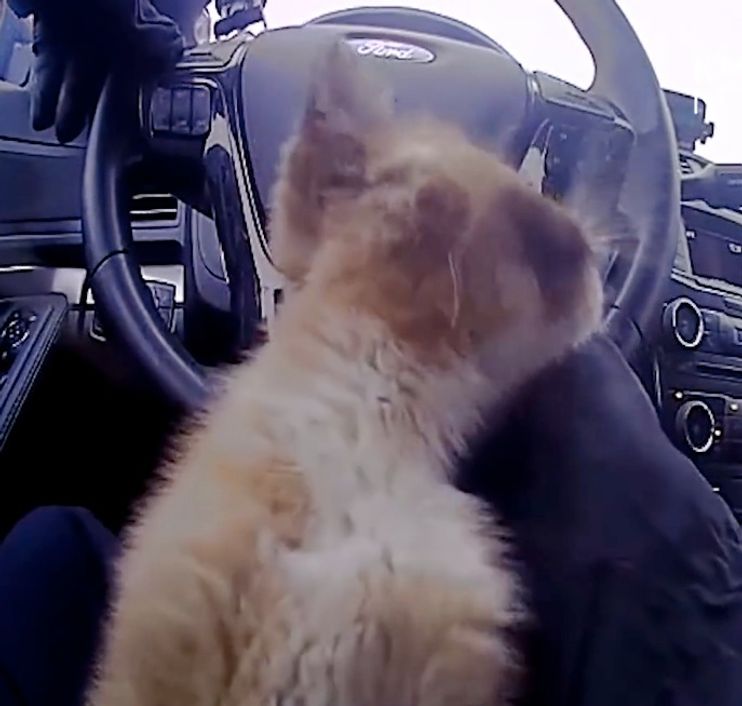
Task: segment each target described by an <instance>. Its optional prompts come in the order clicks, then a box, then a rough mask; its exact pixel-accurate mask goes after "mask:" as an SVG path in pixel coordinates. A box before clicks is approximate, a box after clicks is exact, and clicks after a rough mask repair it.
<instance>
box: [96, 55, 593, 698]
mask: <svg viewBox="0 0 742 706" xmlns="http://www.w3.org/2000/svg"><path fill="white" fill-rule="evenodd" d="M357 62H358V63H357ZM360 64H361V60H357V59H356V58H355V57H353V56H351V55H350V54H349V53H348V52H346V51H345V50H343V49H339V48H335V49H333V50H332V51H331V52H329V54H328V57H327V59H326V61H325V63H324V68H323V70H322V71H320V72H318V79H317V81H316V85H315V87H314V89H313V94H312V95H311V97H310V101H309V105H308V107H307V111H306V115H305V117H304V120H303V122H302V124H301V125H300V127H299V130H298V133H297V135H296V136H295V138H293V140H292V141H291V142H290V143H289V144H288V145H287V147H286V150H285V153H284V158H283V162H282V165H281V172H280V178H279V182H278V185H277V188H276V192H275V198H274V204H273V214H272V243H273V246H274V253H275V257H276V259H277V263H278V265H279V266H280V267H281V268H282V270H283V271H284V272H285V274H286V276H287V277H288V278H289V280H290V281H291V283H292V286H291V288H290V291H289V293H288V296H287V298H286V300H285V302H284V304H283V305H282V309H281V311H280V313H279V317H278V321H277V322H276V327H275V331H273V333H272V336H271V339H270V341H269V342H268V343H267V344H266V345H265V346H264V347H262V348H261V349H260V350H259V351H258V352H257V353H256V355H255V356H254V357H253V359H252V360H250V361H248V362H246V363H245V364H243V365H241V366H238V367H237V368H236V369H235V370H234V371H233V372H231V373H230V375H229V379H228V384H227V386H226V391H225V393H224V394H223V396H222V397H221V398H220V399H219V400H218V401H216V402H215V404H214V405H213V406H212V408H211V410H210V411H209V412H208V413H207V414H206V415H204V418H203V419H202V420H201V422H200V423H199V424H198V425H197V428H196V429H195V430H194V431H192V432H191V433H190V434H189V435H186V437H185V438H184V439H183V441H182V443H181V445H180V446H181V448H180V449H179V452H178V454H177V460H175V461H174V462H173V463H172V464H171V465H170V467H169V468H168V469H166V470H165V472H164V474H163V476H164V480H163V482H162V485H161V487H160V488H159V490H158V491H156V492H155V493H153V495H152V497H150V498H149V500H148V501H147V502H146V503H145V505H144V508H143V511H142V514H141V517H140V519H139V521H138V522H137V523H136V524H135V526H134V527H133V529H132V530H131V532H130V537H129V541H128V548H127V551H126V552H125V555H124V557H123V559H122V562H121V564H120V567H119V573H120V587H119V588H120V590H119V594H118V597H117V600H116V602H115V605H114V609H113V614H112V618H111V624H110V627H109V630H108V634H107V639H106V642H105V647H104V650H103V655H102V659H101V664H100V670H99V675H98V678H97V680H96V683H95V685H94V687H93V689H92V691H91V695H90V703H91V704H93V705H94V706H216V705H219V706H388V705H389V704H394V706H492V705H493V704H498V703H503V702H504V701H505V699H506V694H507V693H508V692H509V691H510V688H511V686H512V679H513V673H514V670H513V664H514V662H515V661H516V660H515V659H514V658H515V656H514V655H513V654H512V652H511V649H510V646H509V644H508V641H507V639H506V637H505V633H506V630H507V629H508V628H509V627H512V625H513V622H514V621H515V620H517V618H518V601H517V596H516V580H515V578H514V575H513V573H512V572H511V571H510V570H509V568H508V566H507V564H506V562H505V560H504V556H503V552H504V549H505V544H504V541H503V539H502V538H501V535H500V534H499V533H498V531H497V530H496V529H495V527H494V523H493V520H492V519H491V517H490V516H489V514H488V512H486V511H485V510H484V509H483V508H482V507H481V506H480V504H479V502H478V501H477V500H475V499H474V498H472V497H470V496H468V495H465V494H463V493H462V492H460V491H458V490H456V489H455V488H454V486H453V485H452V483H451V482H450V481H451V477H452V465H453V460H452V459H453V456H454V455H455V454H456V453H457V452H459V451H461V450H462V449H463V448H464V445H465V443H466V441H467V439H468V438H469V437H470V436H471V435H472V434H473V433H475V432H476V430H477V427H478V424H479V422H480V418H481V416H482V414H483V413H484V412H485V410H489V409H491V408H493V407H494V408H497V406H498V405H502V404H503V403H504V400H505V399H506V396H507V395H508V394H509V393H510V392H512V391H513V390H514V389H516V388H517V387H518V386H519V385H520V384H522V383H523V382H524V381H525V380H526V379H527V378H530V377H531V376H533V375H534V373H536V372H537V371H538V370H540V369H542V368H543V367H544V366H546V365H547V364H549V363H550V362H552V361H553V360H554V359H556V358H557V357H559V356H561V355H563V354H565V352H566V351H567V350H568V349H570V348H571V347H572V346H574V345H575V344H576V343H578V342H579V341H581V340H583V339H584V338H585V337H586V336H588V335H589V334H590V333H591V332H592V331H593V330H594V329H595V327H596V326H597V324H598V321H599V318H600V313H601V286H600V281H599V278H598V274H597V272H596V269H595V267H594V265H593V260H592V256H591V252H590V248H589V245H588V242H587V240H586V238H585V235H584V234H583V232H582V231H581V230H580V228H579V227H577V226H576V225H575V224H574V223H573V221H572V220H571V219H570V218H569V217H568V216H567V215H566V214H565V213H564V212H563V211H562V210H561V209H560V207H558V206H557V205H556V204H554V203H552V202H549V201H547V200H546V199H545V198H543V197H542V196H540V195H539V194H537V193H536V192H534V191H532V190H530V189H528V188H527V187H525V186H523V184H522V183H521V181H520V180H519V177H518V176H517V174H516V173H515V172H513V171H511V169H509V168H508V167H506V166H504V165H503V164H502V163H501V162H500V161H499V160H498V159H497V158H496V157H495V156H493V155H492V154H489V153H488V152H486V151H484V150H482V149H480V148H478V147H477V146H475V145H473V144H472V143H471V142H470V141H469V140H468V139H467V138H466V137H465V136H464V135H463V134H461V133H460V132H459V131H458V130H457V129H455V128H453V127H450V126H448V125H444V124H440V123H438V122H436V121H435V120H433V119H431V118H426V117H414V116H406V117H405V116H394V115H393V112H392V102H391V100H388V99H387V98H386V94H385V93H384V90H383V88H382V87H380V86H378V85H377V84H375V83H374V79H373V77H372V76H371V74H369V73H368V69H367V68H366V67H365V66H362V65H360ZM497 472H498V469H497V468H493V469H492V473H497Z"/></svg>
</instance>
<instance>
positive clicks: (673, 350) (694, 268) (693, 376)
mask: <svg viewBox="0 0 742 706" xmlns="http://www.w3.org/2000/svg"><path fill="white" fill-rule="evenodd" d="M683 166H684V187H685V186H686V183H687V182H688V181H691V183H692V182H693V177H694V175H695V174H699V173H701V172H704V170H705V173H706V174H708V173H710V170H709V164H708V163H706V162H705V161H704V160H702V159H700V158H697V157H696V156H695V155H689V154H686V155H684V156H683ZM725 173H726V172H725ZM707 186H708V184H707ZM696 187H697V184H696V185H694V186H693V189H687V188H684V195H685V198H684V204H683V218H684V222H685V226H686V233H685V240H684V242H681V243H679V246H678V254H677V257H676V261H675V267H674V270H673V275H672V280H671V284H670V291H669V295H668V299H667V302H666V305H665V308H664V312H663V319H662V325H663V330H664V340H663V342H662V345H661V347H660V349H659V351H658V356H657V359H656V365H655V388H656V394H657V402H658V405H659V408H660V410H661V415H662V421H663V424H664V426H665V429H666V431H667V433H668V434H669V436H670V438H672V439H673V440H674V442H675V443H676V444H677V445H678V447H679V448H680V449H681V450H682V451H683V452H684V453H686V454H688V455H689V456H690V457H691V458H692V459H693V460H694V462H695V463H696V465H697V466H698V467H699V469H700V470H701V472H702V473H703V474H704V475H705V476H706V478H707V479H708V480H709V482H710V483H711V486H712V487H713V488H714V490H715V491H716V492H718V493H720V495H721V496H722V497H723V498H724V499H725V500H726V502H727V504H728V505H729V507H730V508H731V509H732V511H733V512H734V514H735V515H736V516H737V518H738V519H740V520H742V210H740V208H739V206H738V204H737V203H736V202H735V201H734V200H727V202H726V203H724V202H722V203H714V205H711V204H710V203H709V202H712V203H713V199H711V198H705V199H703V200H702V199H694V198H688V196H689V193H688V192H689V191H693V190H695V189H696ZM690 195H691V196H692V195H694V194H690Z"/></svg>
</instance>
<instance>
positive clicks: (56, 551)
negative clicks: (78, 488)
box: [0, 506, 115, 574]
mask: <svg viewBox="0 0 742 706" xmlns="http://www.w3.org/2000/svg"><path fill="white" fill-rule="evenodd" d="M114 546H115V540H114V538H113V536H112V535H111V534H110V533H109V532H108V530H106V529H105V528H104V527H103V526H102V525H101V524H100V523H99V522H98V520H97V519H96V518H95V516H94V515H93V514H92V513H91V512H90V511H89V510H86V509H85V508H82V507H61V506H47V507H39V508H36V509H34V510H32V511H31V512H29V513H28V514H27V515H25V516H24V517H23V518H22V519H21V520H20V521H19V522H18V523H17V524H16V525H15V527H14V528H13V529H12V530H11V531H10V533H9V534H8V536H7V537H6V538H5V540H4V541H3V543H2V545H0V553H1V554H5V555H7V554H9V553H13V554H16V556H18V555H19V554H20V555H22V556H23V557H24V559H25V561H26V562H29V563H31V562H34V560H35V559H38V560H41V561H43V562H44V564H45V573H47V574H49V573H52V574H53V573H55V566H56V565H58V564H59V565H60V567H59V568H60V569H62V570H63V571H65V572H68V571H69V570H70V568H71V566H70V564H72V565H73V566H74V565H76V564H89V563H90V561H91V560H92V561H93V562H94V563H100V560H101V559H102V558H104V557H106V556H107V555H109V554H110V553H111V552H112V551H113V549H114Z"/></svg>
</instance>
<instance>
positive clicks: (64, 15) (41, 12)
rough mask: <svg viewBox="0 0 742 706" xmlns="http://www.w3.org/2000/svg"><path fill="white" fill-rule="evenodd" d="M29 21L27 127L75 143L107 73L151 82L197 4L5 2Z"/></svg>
mask: <svg viewBox="0 0 742 706" xmlns="http://www.w3.org/2000/svg"><path fill="white" fill-rule="evenodd" d="M9 5H10V7H11V9H13V10H14V11H15V12H16V14H18V15H19V16H21V17H26V16H29V15H33V17H34V54H35V57H36V59H35V62H34V66H33V69H32V78H31V87H30V88H31V94H32V119H33V125H34V128H35V129H37V130H45V129H47V128H49V127H51V126H52V125H54V126H55V127H56V132H57V136H58V138H59V140H60V141H62V142H68V141H70V140H73V139H74V138H75V137H77V136H78V135H79V134H80V133H81V132H82V130H83V128H84V127H85V124H86V121H87V120H88V118H89V117H90V115H91V114H92V112H93V110H94V109H95V105H96V103H97V100H98V96H99V95H100V90H101V87H102V86H103V82H104V81H105V79H106V77H107V76H108V75H109V74H110V72H111V71H114V70H117V69H120V70H125V71H126V72H127V73H128V74H129V75H132V76H133V77H134V78H136V77H139V76H141V77H151V76H153V75H156V74H158V73H160V72H162V71H164V70H166V69H168V68H170V67H171V66H172V65H174V64H175V62H177V60H178V59H179V58H180V56H181V54H182V52H183V49H184V47H185V46H186V45H187V44H188V42H189V40H190V39H191V37H192V30H193V26H194V24H195V20H196V18H197V17H198V14H199V13H200V12H201V11H202V10H203V8H204V6H205V5H206V1H205V0H153V1H151V0H65V1H64V2H61V1H60V0H9Z"/></svg>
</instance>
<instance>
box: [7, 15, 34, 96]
mask: <svg viewBox="0 0 742 706" xmlns="http://www.w3.org/2000/svg"><path fill="white" fill-rule="evenodd" d="M31 40H32V32H31V23H30V21H26V20H21V19H19V18H18V17H16V15H15V14H14V13H13V11H12V10H11V9H10V8H9V7H8V6H7V3H6V0H0V81H6V82H8V83H13V84H16V85H19V86H20V85H23V84H24V83H25V82H26V80H27V79H28V74H29V71H30V69H31V61H32V58H33V55H32V53H31Z"/></svg>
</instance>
